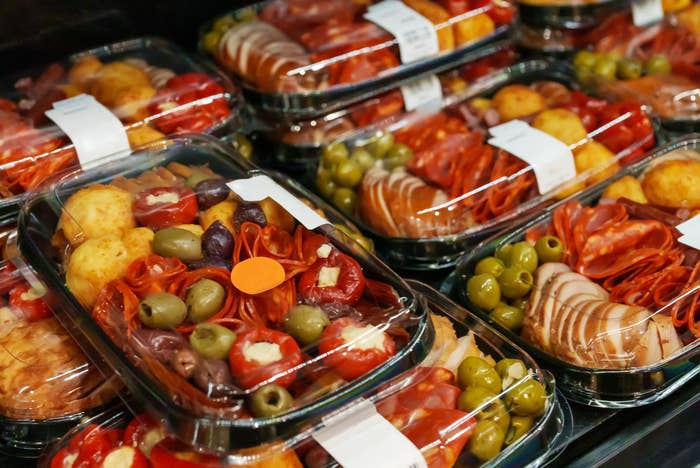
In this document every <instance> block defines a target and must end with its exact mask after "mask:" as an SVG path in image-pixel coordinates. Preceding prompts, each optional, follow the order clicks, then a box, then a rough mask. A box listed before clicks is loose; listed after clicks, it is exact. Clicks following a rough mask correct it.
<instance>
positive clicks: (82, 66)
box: [68, 55, 103, 90]
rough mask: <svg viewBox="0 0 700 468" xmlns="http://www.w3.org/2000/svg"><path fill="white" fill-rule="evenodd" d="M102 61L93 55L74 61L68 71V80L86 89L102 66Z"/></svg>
mask: <svg viewBox="0 0 700 468" xmlns="http://www.w3.org/2000/svg"><path fill="white" fill-rule="evenodd" d="M102 66H103V65H102V62H100V59H98V58H97V57H95V56H94V55H88V56H85V57H83V58H81V59H80V60H78V62H76V64H75V65H73V66H72V67H71V69H70V70H69V71H68V82H69V83H70V84H72V85H74V86H77V87H78V88H81V89H83V90H86V89H87V88H88V87H89V86H90V83H91V82H92V81H93V80H94V79H95V76H97V71H98V70H99V69H100V68H102Z"/></svg>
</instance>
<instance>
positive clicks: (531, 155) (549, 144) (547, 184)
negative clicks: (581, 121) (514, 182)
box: [488, 120, 576, 194]
mask: <svg viewBox="0 0 700 468" xmlns="http://www.w3.org/2000/svg"><path fill="white" fill-rule="evenodd" d="M489 132H490V133H491V135H493V138H491V139H489V141H488V143H489V144H490V145H492V146H496V147H498V148H501V149H503V150H505V151H508V152H509V153H511V154H512V155H514V156H516V157H518V158H520V159H522V160H523V161H525V162H526V163H528V164H529V165H530V166H531V167H532V169H533V171H534V173H535V178H536V179H537V189H538V190H539V192H540V194H543V193H547V192H549V191H550V190H552V189H554V188H556V187H557V186H559V185H561V184H562V183H564V182H566V181H567V180H570V179H573V178H574V177H576V165H575V164H574V155H573V154H572V153H571V149H569V147H568V146H567V145H566V144H564V143H562V142H561V141H559V140H557V139H556V138H554V137H553V136H551V135H548V134H546V133H544V132H542V131H540V130H537V129H536V128H532V127H531V126H530V125H528V124H527V123H526V122H523V121H522V120H511V121H510V122H506V123H504V124H501V125H496V126H495V127H492V128H490V129H489Z"/></svg>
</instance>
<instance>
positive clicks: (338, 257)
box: [298, 249, 365, 304]
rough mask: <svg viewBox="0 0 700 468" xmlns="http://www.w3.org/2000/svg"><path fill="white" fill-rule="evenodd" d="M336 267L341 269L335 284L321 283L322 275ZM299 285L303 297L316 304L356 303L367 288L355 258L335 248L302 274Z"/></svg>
mask: <svg viewBox="0 0 700 468" xmlns="http://www.w3.org/2000/svg"><path fill="white" fill-rule="evenodd" d="M334 268H338V269H339V272H338V277H337V280H336V283H335V285H323V284H321V285H319V279H323V278H321V275H322V274H323V273H325V272H329V271H331V270H328V269H334ZM298 287H299V294H300V296H301V297H302V298H304V299H307V300H309V301H310V302H313V303H316V304H328V303H333V302H335V303H340V304H354V303H355V302H357V300H358V299H359V298H360V296H362V292H363V291H364V289H365V277H364V275H363V274H362V267H360V264H359V263H357V262H356V261H355V259H353V258H351V257H349V256H347V255H345V254H344V253H342V252H340V251H339V250H337V249H333V250H332V251H331V253H330V255H329V256H328V258H319V259H318V260H316V262H315V263H314V264H313V265H312V266H311V268H309V269H308V270H306V271H305V272H304V273H303V274H302V275H301V277H300V278H299V286H298Z"/></svg>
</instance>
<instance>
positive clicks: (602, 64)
mask: <svg viewBox="0 0 700 468" xmlns="http://www.w3.org/2000/svg"><path fill="white" fill-rule="evenodd" d="M593 73H595V75H597V76H599V77H601V78H605V79H607V80H614V79H615V75H616V74H617V63H615V60H614V59H612V58H610V57H601V58H600V59H598V60H597V61H596V64H595V66H594V67H593Z"/></svg>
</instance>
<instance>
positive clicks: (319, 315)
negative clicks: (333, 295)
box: [284, 304, 331, 345]
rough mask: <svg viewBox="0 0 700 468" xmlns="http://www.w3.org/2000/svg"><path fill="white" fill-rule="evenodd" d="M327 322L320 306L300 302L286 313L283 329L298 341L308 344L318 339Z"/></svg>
mask: <svg viewBox="0 0 700 468" xmlns="http://www.w3.org/2000/svg"><path fill="white" fill-rule="evenodd" d="M329 323H331V322H330V320H328V316H327V315H326V313H325V312H324V311H323V309H321V308H320V307H318V306H312V305H306V304H300V305H296V306H294V307H292V309H291V310H290V311H289V312H288V313H287V316H286V317H285V318H284V329H285V330H286V332H287V333H289V334H290V335H292V336H293V337H294V338H295V339H296V340H297V341H298V342H299V343H301V344H303V345H310V344H312V343H315V342H317V341H318V339H319V338H320V337H321V333H323V330H324V329H325V328H326V327H327V326H328V324H329Z"/></svg>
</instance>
